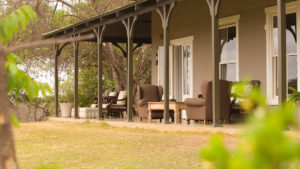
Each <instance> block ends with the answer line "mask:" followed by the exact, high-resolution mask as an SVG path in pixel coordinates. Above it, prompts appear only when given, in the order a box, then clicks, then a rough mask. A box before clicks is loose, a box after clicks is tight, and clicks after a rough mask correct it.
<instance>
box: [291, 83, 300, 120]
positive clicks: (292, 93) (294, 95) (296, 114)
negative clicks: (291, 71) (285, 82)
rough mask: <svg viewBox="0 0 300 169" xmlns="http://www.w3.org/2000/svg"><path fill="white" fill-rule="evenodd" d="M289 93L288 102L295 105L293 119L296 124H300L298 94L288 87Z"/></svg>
mask: <svg viewBox="0 0 300 169" xmlns="http://www.w3.org/2000/svg"><path fill="white" fill-rule="evenodd" d="M289 91H290V92H291V94H289V97H288V99H289V101H292V102H294V103H295V106H296V113H295V116H296V117H295V118H296V122H297V123H300V92H299V91H298V90H297V89H295V88H293V87H289Z"/></svg>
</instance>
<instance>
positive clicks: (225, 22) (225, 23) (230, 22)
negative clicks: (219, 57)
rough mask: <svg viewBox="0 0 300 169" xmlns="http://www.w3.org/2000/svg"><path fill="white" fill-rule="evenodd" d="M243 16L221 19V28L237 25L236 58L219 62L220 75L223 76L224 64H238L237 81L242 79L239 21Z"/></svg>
mask: <svg viewBox="0 0 300 169" xmlns="http://www.w3.org/2000/svg"><path fill="white" fill-rule="evenodd" d="M240 18H241V16H240V15H233V16H229V17H225V18H221V19H219V30H220V29H225V28H230V27H236V39H237V41H236V59H235V60H228V61H223V62H222V61H220V63H219V66H220V67H219V75H220V77H219V78H221V74H222V73H221V71H222V69H221V67H222V65H224V64H236V81H239V79H240V69H239V67H240V64H239V63H240V56H239V53H240V52H239V49H240V47H239V41H240V36H239V32H240V31H239V21H240Z"/></svg>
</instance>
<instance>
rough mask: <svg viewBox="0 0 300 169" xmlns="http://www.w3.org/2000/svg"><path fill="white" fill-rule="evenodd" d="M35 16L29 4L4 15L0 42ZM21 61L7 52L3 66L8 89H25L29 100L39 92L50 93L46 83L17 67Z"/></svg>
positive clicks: (23, 27) (1, 23)
mask: <svg viewBox="0 0 300 169" xmlns="http://www.w3.org/2000/svg"><path fill="white" fill-rule="evenodd" d="M34 18H36V15H35V12H34V11H33V10H32V8H31V7H30V6H23V7H21V8H20V9H18V10H16V11H15V12H13V13H11V14H9V15H7V16H4V17H3V18H1V20H0V40H1V43H5V42H6V41H7V40H10V39H12V38H13V36H15V35H16V34H17V33H18V31H19V28H20V27H21V28H22V29H23V30H24V29H25V28H26V25H27V24H28V23H29V22H30V20H32V19H34ZM18 63H22V60H21V59H20V58H19V57H18V56H17V55H15V54H13V53H9V54H8V55H7V60H6V64H5V68H6V70H7V72H8V91H9V92H11V91H13V90H14V91H16V93H18V91H20V90H21V89H25V91H26V92H27V94H28V97H29V99H30V100H32V99H33V98H34V97H36V96H38V95H39V92H41V93H42V94H43V95H44V96H46V93H47V92H49V93H51V89H50V86H49V85H48V84H46V83H38V82H36V81H34V80H32V79H31V78H30V77H29V76H28V75H26V73H25V72H24V71H23V70H21V69H19V68H18V66H17V64H18Z"/></svg>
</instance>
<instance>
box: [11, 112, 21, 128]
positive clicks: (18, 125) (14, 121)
mask: <svg viewBox="0 0 300 169" xmlns="http://www.w3.org/2000/svg"><path fill="white" fill-rule="evenodd" d="M10 118H11V122H12V124H13V126H14V127H16V128H20V124H19V120H18V119H17V117H16V116H15V115H14V114H10Z"/></svg>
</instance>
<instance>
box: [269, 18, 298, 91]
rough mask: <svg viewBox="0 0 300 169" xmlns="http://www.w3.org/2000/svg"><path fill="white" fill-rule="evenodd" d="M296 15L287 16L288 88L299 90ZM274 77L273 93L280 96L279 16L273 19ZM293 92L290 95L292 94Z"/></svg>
mask: <svg viewBox="0 0 300 169" xmlns="http://www.w3.org/2000/svg"><path fill="white" fill-rule="evenodd" d="M296 18H297V16H296V13H291V14H287V15H286V51H287V53H286V54H287V81H288V87H293V88H295V89H297V79H298V78H297V65H298V63H297V31H296V28H297V21H296ZM272 67H273V69H272V70H273V71H272V74H273V75H272V77H273V79H274V83H273V84H274V86H273V90H274V91H273V92H274V94H275V95H276V96H278V91H279V88H278V24H277V16H274V17H273V55H272ZM290 92H291V91H289V92H288V93H289V94H290Z"/></svg>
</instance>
